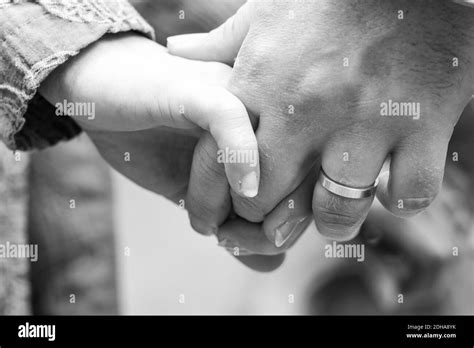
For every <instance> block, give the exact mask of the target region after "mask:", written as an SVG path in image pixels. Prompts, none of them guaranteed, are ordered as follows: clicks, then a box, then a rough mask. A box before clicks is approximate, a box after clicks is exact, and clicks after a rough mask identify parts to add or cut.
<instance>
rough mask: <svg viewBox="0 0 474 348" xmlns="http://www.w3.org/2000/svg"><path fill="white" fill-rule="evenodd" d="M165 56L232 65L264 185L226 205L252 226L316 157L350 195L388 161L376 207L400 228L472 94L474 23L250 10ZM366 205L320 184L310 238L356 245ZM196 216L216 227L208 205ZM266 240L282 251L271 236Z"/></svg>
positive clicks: (337, 9)
mask: <svg viewBox="0 0 474 348" xmlns="http://www.w3.org/2000/svg"><path fill="white" fill-rule="evenodd" d="M168 48H169V50H170V52H171V53H173V54H177V55H181V56H184V57H187V58H192V59H202V60H209V61H221V62H226V63H228V64H232V63H233V62H234V58H235V57H237V60H236V61H235V65H234V70H233V74H232V77H231V80H230V83H229V84H228V89H229V90H230V91H231V92H232V93H233V94H235V95H236V96H237V97H238V98H239V99H241V100H242V102H243V103H244V104H245V105H246V106H247V108H248V110H249V111H250V112H251V113H252V114H254V115H256V116H258V117H259V126H258V130H257V140H258V143H259V147H260V153H261V173H262V174H261V186H260V192H259V195H258V196H257V197H256V198H255V199H241V198H240V197H235V196H234V199H233V205H234V210H235V212H236V213H237V214H238V215H240V216H242V217H244V218H246V219H248V220H249V221H252V222H259V221H262V220H263V219H264V217H265V216H266V215H267V214H269V213H271V212H272V211H273V210H274V208H275V207H276V206H277V205H278V204H279V203H280V202H282V201H284V200H285V197H287V196H288V195H289V194H290V193H291V192H293V191H294V190H295V189H297V188H298V186H299V185H300V184H301V183H302V182H303V180H304V179H305V178H306V177H307V175H308V173H309V172H310V171H312V170H313V167H314V165H315V163H316V161H317V159H318V157H320V158H321V162H322V168H324V171H325V172H326V174H327V175H328V176H329V177H330V178H332V179H333V180H334V181H336V182H339V183H341V184H343V185H347V186H352V187H366V186H370V185H372V184H373V183H374V182H375V180H376V178H377V177H378V176H379V173H380V171H381V169H382V166H383V164H384V162H385V161H386V160H387V159H390V174H389V175H382V177H381V182H380V185H379V190H378V198H379V199H380V201H381V202H382V204H383V205H384V206H385V207H386V208H387V209H388V210H390V211H391V212H392V213H394V214H395V215H397V216H403V217H405V216H411V215H413V214H416V213H418V212H420V211H422V210H423V209H425V208H426V207H427V206H429V205H430V204H431V202H432V201H433V200H434V198H435V196H436V194H437V193H438V191H439V188H440V185H441V181H442V178H443V172H444V162H445V157H446V149H447V145H448V142H449V139H450V137H451V134H452V131H453V127H454V126H455V124H456V122H457V120H458V118H459V115H460V114H461V112H462V111H463V109H464V107H465V106H466V105H467V103H468V101H469V100H470V98H471V96H472V95H473V91H474V70H473V67H474V11H473V10H472V9H470V8H468V7H464V6H461V5H457V4H454V3H451V2H447V1H439V2H432V1H430V2H428V1H416V2H413V1H408V0H405V1H396V2H394V1H389V0H383V1H372V0H359V1H336V0H322V1H297V2H295V1H277V2H273V1H264V0H262V1H250V2H249V3H248V4H247V5H245V6H244V7H242V8H241V9H240V10H239V12H238V13H237V14H236V15H235V16H234V17H232V18H231V19H229V20H228V21H227V22H226V23H225V24H224V25H223V26H221V27H220V28H218V29H216V30H214V31H212V32H211V33H209V34H194V35H186V36H181V37H174V38H170V39H169V43H168ZM207 166H209V167H216V166H217V164H216V163H215V159H212V158H210V159H209V161H208V164H207ZM216 172H217V170H216ZM198 181H199V180H198ZM191 183H192V181H191ZM200 184H201V183H200V182H197V183H196V186H199V185H200ZM203 193H204V192H202V194H203ZM373 198H374V197H373V195H372V196H371V197H367V198H363V199H349V198H344V197H340V196H337V195H335V194H333V193H331V192H329V191H327V190H326V189H325V188H323V187H322V186H321V183H320V182H318V183H317V184H316V186H315V188H314V196H313V202H312V206H313V213H314V217H315V221H316V224H317V227H318V230H319V231H320V233H322V234H323V235H325V236H327V237H331V238H334V239H338V240H347V239H351V238H353V237H354V236H355V235H356V234H357V233H358V231H359V229H360V226H361V224H362V222H363V221H364V219H365V217H366V216H367V213H368V211H369V208H370V206H371V204H372V201H373ZM195 200H196V201H202V199H201V198H200V197H199V196H198V197H196V198H195ZM209 205H210V206H213V205H218V203H217V202H215V203H212V204H210V203H209ZM195 209H196V211H197V212H196V211H195V212H194V213H195V215H197V214H199V215H200V216H201V218H202V219H208V221H209V223H214V221H213V219H214V220H215V217H214V216H212V214H207V213H206V212H207V211H209V209H208V206H207V204H206V205H204V206H202V205H201V206H199V207H195ZM287 231H289V232H288V233H291V231H292V229H291V228H290V229H287ZM265 233H266V234H267V237H268V238H269V239H270V240H271V241H273V242H275V243H276V244H279V241H280V242H281V240H282V237H281V236H279V235H278V233H277V229H275V228H273V226H272V228H270V229H266V230H265ZM283 237H284V238H283V239H286V238H288V236H283Z"/></svg>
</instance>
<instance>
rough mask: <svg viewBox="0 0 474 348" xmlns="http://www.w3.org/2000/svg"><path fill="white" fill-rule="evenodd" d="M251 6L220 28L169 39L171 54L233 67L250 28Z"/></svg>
mask: <svg viewBox="0 0 474 348" xmlns="http://www.w3.org/2000/svg"><path fill="white" fill-rule="evenodd" d="M250 14H251V11H250V5H249V4H245V5H243V6H242V7H241V8H240V9H239V10H238V11H237V13H236V14H235V15H234V16H232V17H230V18H229V19H228V20H227V21H226V22H225V23H224V24H222V25H221V26H220V27H218V28H216V29H214V30H213V31H211V32H209V33H205V34H187V35H178V36H171V37H169V38H168V43H167V46H168V50H169V52H170V53H171V54H174V55H177V56H181V57H185V58H189V59H194V60H205V61H215V62H222V63H227V64H229V65H232V64H233V63H234V60H235V57H237V54H238V52H239V50H240V47H241V46H242V43H243V41H244V39H245V37H246V35H247V33H248V31H249V27H250Z"/></svg>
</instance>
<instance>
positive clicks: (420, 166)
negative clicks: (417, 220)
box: [377, 138, 448, 217]
mask: <svg viewBox="0 0 474 348" xmlns="http://www.w3.org/2000/svg"><path fill="white" fill-rule="evenodd" d="M447 144H448V140H447V139H446V140H443V139H439V138H438V139H436V142H435V143H431V144H430V143H426V142H425V143H423V144H420V143H418V142H416V141H411V142H407V143H406V144H405V146H403V147H401V148H399V149H397V150H396V151H395V152H394V153H393V154H392V157H391V162H390V174H389V175H388V174H384V175H382V176H381V177H380V184H379V189H378V192H377V198H378V199H379V200H380V202H381V203H382V204H383V205H384V206H385V208H387V209H388V210H389V211H390V212H392V213H393V214H394V215H396V216H399V217H409V216H413V215H416V214H418V213H419V212H421V211H423V210H424V209H426V208H427V207H428V206H429V205H430V204H431V203H432V202H433V200H434V199H435V197H436V195H437V194H438V192H439V190H440V187H441V182H442V180H443V174H444V165H445V160H446V153H447Z"/></svg>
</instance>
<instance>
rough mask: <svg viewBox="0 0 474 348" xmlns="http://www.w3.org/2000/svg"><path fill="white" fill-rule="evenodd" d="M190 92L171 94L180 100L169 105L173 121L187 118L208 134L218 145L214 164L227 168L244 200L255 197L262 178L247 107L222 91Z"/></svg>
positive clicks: (197, 88)
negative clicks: (220, 164) (207, 131)
mask: <svg viewBox="0 0 474 348" xmlns="http://www.w3.org/2000/svg"><path fill="white" fill-rule="evenodd" d="M187 88H189V92H185V93H183V92H181V93H172V94H171V95H176V96H178V97H176V98H175V99H173V100H170V101H169V102H170V104H171V105H170V106H171V110H172V115H171V116H172V117H171V118H172V121H173V120H178V121H176V123H178V122H179V120H180V118H181V119H182V118H183V117H184V118H185V119H186V120H188V121H190V122H192V123H194V124H197V125H198V126H200V127H201V128H203V129H205V130H209V131H210V133H211V134H212V136H213V137H214V139H215V140H216V142H217V145H218V150H217V151H216V153H215V154H214V160H215V161H217V162H219V163H223V164H224V166H225V172H226V174H227V178H228V180H229V184H230V186H231V187H232V189H233V190H234V191H235V192H236V193H237V194H238V195H241V196H243V197H255V196H256V195H257V194H258V186H259V178H260V165H259V155H258V145H257V139H256V136H255V133H254V131H253V128H252V123H251V122H250V118H249V115H248V114H247V110H246V108H245V106H244V105H243V104H242V102H241V101H240V100H239V99H238V98H237V97H235V96H234V95H233V94H231V93H230V92H229V91H227V90H226V89H224V88H221V87H202V86H200V87H191V86H188V87H187ZM184 96H186V99H185V100H184V98H185V97H184ZM189 96H191V97H190V98H189ZM182 98H183V99H182Z"/></svg>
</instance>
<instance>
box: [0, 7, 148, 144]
mask: <svg viewBox="0 0 474 348" xmlns="http://www.w3.org/2000/svg"><path fill="white" fill-rule="evenodd" d="M95 2H96V0H86V1H82V2H78V3H72V2H70V1H67V0H64V1H55V2H41V3H37V2H19V3H13V2H11V3H7V4H4V5H3V6H2V8H1V10H0V42H1V46H2V49H1V50H0V140H1V141H3V142H4V143H5V144H6V145H7V146H8V147H9V148H11V149H19V150H29V149H32V148H43V147H46V146H50V145H52V144H54V143H56V142H57V141H59V140H63V139H65V138H67V137H68V136H67V135H64V134H58V135H59V137H58V136H56V135H54V136H52V135H51V134H49V133H46V134H45V133H44V132H45V130H46V132H47V130H48V129H49V128H51V127H53V126H51V127H43V129H41V130H39V129H38V128H37V127H36V125H37V124H38V122H36V123H35V122H33V123H30V122H28V119H29V118H30V119H32V118H34V119H35V120H37V115H38V114H42V112H36V113H35V112H33V115H31V117H28V115H29V114H30V111H31V110H33V109H32V107H35V106H34V105H32V103H31V101H32V100H34V99H35V96H36V92H37V88H38V86H39V85H40V84H41V83H42V81H43V80H44V79H45V78H46V77H47V76H48V75H49V74H50V73H51V72H52V71H53V70H55V69H56V68H57V67H58V66H60V65H62V64H64V62H66V61H67V60H68V59H69V58H70V57H72V56H75V55H76V54H78V53H79V52H80V51H81V50H82V49H83V48H85V47H87V46H88V45H90V44H91V43H93V42H95V41H97V40H98V39H99V38H101V37H102V36H103V35H104V34H106V33H108V32H110V33H117V32H125V31H131V30H134V31H137V32H140V33H142V34H145V35H148V36H149V37H153V30H152V29H151V27H149V26H148V25H147V23H146V22H145V21H144V20H143V19H142V18H141V17H140V16H139V15H138V13H136V11H135V10H134V9H133V7H131V6H130V5H129V4H128V3H127V2H126V1H125V0H116V1H111V2H110V3H106V2H101V6H95ZM25 116H26V117H25ZM63 121H64V119H63V120H61V121H59V120H55V121H54V122H56V123H57V122H63ZM45 122H46V120H41V121H40V123H41V124H44V123H45ZM66 122H67V121H66ZM31 125H33V127H32V126H31ZM61 127H62V126H60V127H57V128H56V130H57V131H58V132H59V133H60V129H61Z"/></svg>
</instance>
